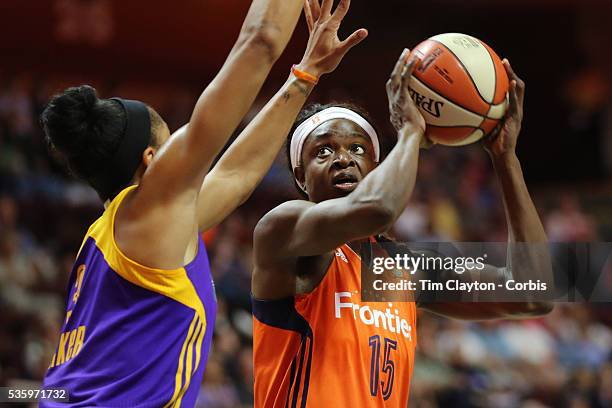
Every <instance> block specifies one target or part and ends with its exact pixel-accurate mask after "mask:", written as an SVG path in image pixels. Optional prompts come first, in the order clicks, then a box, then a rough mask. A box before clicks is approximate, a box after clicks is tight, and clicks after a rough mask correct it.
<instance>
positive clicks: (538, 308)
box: [423, 60, 554, 320]
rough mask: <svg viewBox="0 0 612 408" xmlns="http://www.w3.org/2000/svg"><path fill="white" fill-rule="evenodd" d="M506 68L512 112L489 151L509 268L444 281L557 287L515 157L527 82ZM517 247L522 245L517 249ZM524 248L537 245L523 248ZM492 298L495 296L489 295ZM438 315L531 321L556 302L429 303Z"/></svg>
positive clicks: (541, 229)
mask: <svg viewBox="0 0 612 408" xmlns="http://www.w3.org/2000/svg"><path fill="white" fill-rule="evenodd" d="M504 66H505V68H506V71H507V73H508V76H509V77H510V79H511V88H510V108H509V111H508V114H507V117H506V119H505V121H504V123H503V126H502V127H501V129H500V131H499V133H497V135H496V136H495V137H493V138H490V139H487V140H486V141H485V142H484V143H485V148H486V150H487V152H488V153H489V156H490V157H491V161H492V162H493V167H494V169H495V173H496V175H497V179H498V180H499V184H500V186H501V190H502V196H503V203H504V209H505V213H506V221H507V224H508V256H507V264H506V267H505V268H495V267H493V266H488V267H487V268H485V270H483V271H475V270H473V271H470V272H468V273H464V274H463V275H459V276H458V275H456V274H454V273H451V274H452V275H453V276H446V277H442V280H444V279H457V278H459V279H460V280H462V281H467V282H473V281H479V282H494V283H496V284H505V282H506V281H508V280H510V279H513V280H515V281H517V282H527V281H529V280H530V279H531V280H532V281H537V280H540V281H541V282H542V283H545V284H546V285H547V287H548V288H550V289H552V288H553V284H554V282H553V272H552V266H551V260H550V254H549V252H548V246H547V245H546V243H547V241H548V239H547V237H546V233H545V231H544V227H543V226H542V222H541V221H540V218H539V216H538V213H537V211H536V208H535V206H534V204H533V201H532V200H531V197H530V195H529V191H528V190H527V186H526V184H525V180H524V178H523V173H522V171H521V165H520V162H519V160H518V158H517V156H516V151H515V148H516V142H517V138H518V135H519V133H520V129H521V122H522V118H523V100H524V95H525V84H524V82H523V81H522V80H521V79H520V78H519V77H518V76H517V75H516V74H515V73H514V71H513V70H512V68H511V66H510V63H509V62H508V60H504ZM515 243H519V244H515ZM523 243H533V245H525V244H523ZM491 295H492V296H494V293H492V294H491ZM423 307H424V308H426V309H429V310H431V311H433V312H435V313H438V314H442V315H445V316H449V317H455V318H460V319H477V320H479V319H493V318H512V317H533V316H539V315H542V314H545V313H548V312H550V311H551V310H552V307H553V305H552V303H550V302H542V301H534V302H505V303H503V302H501V303H500V302H497V303H496V302H486V303H427V304H424V305H423Z"/></svg>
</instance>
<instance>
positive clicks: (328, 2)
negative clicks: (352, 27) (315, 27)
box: [320, 0, 334, 18]
mask: <svg viewBox="0 0 612 408" xmlns="http://www.w3.org/2000/svg"><path fill="white" fill-rule="evenodd" d="M333 4H334V0H323V4H322V5H321V13H320V16H321V17H323V18H325V17H328V16H329V15H330V14H331V9H332V5H333Z"/></svg>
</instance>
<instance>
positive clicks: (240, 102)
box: [142, 0, 302, 199]
mask: <svg viewBox="0 0 612 408" xmlns="http://www.w3.org/2000/svg"><path fill="white" fill-rule="evenodd" d="M301 8H302V0H253V3H252V4H251V7H250V9H249V11H248V14H247V16H246V18H245V21H244V24H243V26H242V29H241V31H240V34H239V36H238V39H237V41H236V44H235V45H234V48H233V49H232V52H231V53H230V55H229V56H228V58H227V60H226V61H225V63H224V64H223V67H222V68H221V70H220V71H219V73H218V74H217V76H216V77H215V78H214V79H213V80H212V82H211V83H210V84H209V85H208V86H207V87H206V89H205V90H204V92H203V93H202V94H201V95H200V97H199V99H198V101H197V102H196V105H195V108H194V110H193V113H192V115H191V119H190V121H189V126H188V127H187V128H186V129H184V131H182V132H179V133H177V134H175V135H174V136H173V137H172V138H171V139H170V140H169V141H168V142H167V143H166V144H165V145H164V146H163V148H162V149H160V152H159V153H158V154H157V155H156V157H155V159H154V160H153V163H152V164H151V166H149V168H148V169H147V172H146V173H145V176H144V177H143V182H142V187H143V188H144V189H152V190H154V192H153V194H151V195H155V196H156V197H158V198H159V197H167V198H171V199H173V198H175V197H177V195H179V194H181V193H183V192H185V191H190V192H191V193H193V194H197V192H198V191H199V188H200V186H201V183H202V180H203V179H204V175H205V174H206V173H207V172H208V170H209V167H210V165H211V163H212V161H213V160H214V158H215V157H216V156H217V155H218V153H219V151H220V150H221V149H222V148H223V146H224V145H225V143H226V142H227V140H228V139H229V137H230V136H231V134H232V132H233V131H234V130H235V129H236V127H237V126H238V124H239V123H240V121H241V120H242V118H243V117H244V115H245V114H246V112H247V111H248V109H249V107H250V106H251V104H252V103H253V100H254V99H255V97H256V95H257V93H258V92H259V90H260V88H261V86H262V84H263V82H264V80H265V79H266V77H267V76H268V73H269V72H270V69H271V68H272V65H273V64H274V62H275V61H276V60H277V59H278V57H279V56H280V54H281V53H282V51H283V50H284V48H285V46H286V45H287V42H288V41H289V38H290V37H291V34H292V32H293V29H294V28H295V25H296V23H297V20H298V17H299V15H300V10H301ZM148 177H150V178H152V179H154V180H155V182H154V186H153V187H151V186H150V184H151V183H149V185H147V183H146V182H147V178H148ZM161 185H163V188H161V187H160V188H155V186H161Z"/></svg>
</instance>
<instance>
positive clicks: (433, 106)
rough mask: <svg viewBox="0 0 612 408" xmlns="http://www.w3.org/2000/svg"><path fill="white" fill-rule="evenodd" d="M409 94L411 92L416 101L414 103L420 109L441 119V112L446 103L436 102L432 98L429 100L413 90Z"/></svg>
mask: <svg viewBox="0 0 612 408" xmlns="http://www.w3.org/2000/svg"><path fill="white" fill-rule="evenodd" d="M408 92H410V96H411V97H412V99H413V100H414V102H415V103H416V104H417V106H418V107H420V108H421V109H423V110H424V111H426V112H427V113H429V114H430V115H433V116H435V117H436V118H439V117H440V110H441V109H442V107H443V106H444V102H442V101H436V100H433V99H432V98H427V97H425V96H423V95H421V94H420V93H418V92H417V91H415V90H414V89H412V88H410V89H409V90H408Z"/></svg>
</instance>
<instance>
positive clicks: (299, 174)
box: [293, 166, 306, 192]
mask: <svg viewBox="0 0 612 408" xmlns="http://www.w3.org/2000/svg"><path fill="white" fill-rule="evenodd" d="M293 177H295V181H297V183H298V185H299V186H300V187H301V188H302V190H304V192H306V174H305V173H304V168H303V167H302V166H297V167H296V168H294V169H293Z"/></svg>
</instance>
